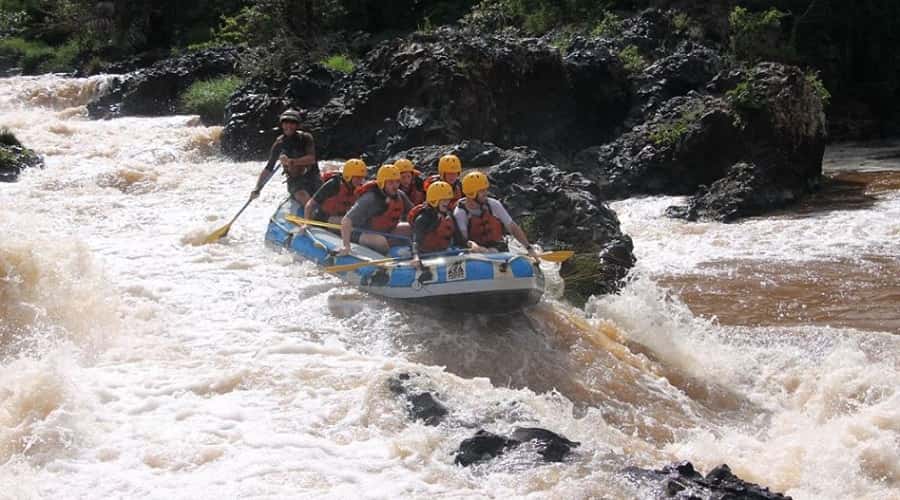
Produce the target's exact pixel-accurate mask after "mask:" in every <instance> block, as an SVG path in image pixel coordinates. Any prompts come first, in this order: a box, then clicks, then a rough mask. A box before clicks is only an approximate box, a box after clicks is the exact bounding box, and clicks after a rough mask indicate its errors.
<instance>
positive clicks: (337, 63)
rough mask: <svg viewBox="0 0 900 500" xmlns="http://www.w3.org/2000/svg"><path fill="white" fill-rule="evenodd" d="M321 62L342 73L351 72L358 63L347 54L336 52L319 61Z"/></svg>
mask: <svg viewBox="0 0 900 500" xmlns="http://www.w3.org/2000/svg"><path fill="white" fill-rule="evenodd" d="M319 64H321V65H322V66H325V67H326V68H328V69H331V70H334V71H338V72H340V73H351V72H353V68H355V67H356V65H355V64H354V63H353V61H352V60H351V59H350V56H348V55H346V54H335V55H333V56H330V57H327V58H325V59H322V60H321V61H319Z"/></svg>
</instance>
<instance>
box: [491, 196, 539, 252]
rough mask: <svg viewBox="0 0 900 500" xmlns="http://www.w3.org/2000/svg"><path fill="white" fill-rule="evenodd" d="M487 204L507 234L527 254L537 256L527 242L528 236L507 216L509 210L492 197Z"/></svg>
mask: <svg viewBox="0 0 900 500" xmlns="http://www.w3.org/2000/svg"><path fill="white" fill-rule="evenodd" d="M488 205H490V207H491V214H493V215H494V217H496V218H498V219H500V222H501V223H502V224H503V225H504V227H506V230H507V231H508V232H509V234H511V235H512V236H513V238H515V239H516V240H517V241H518V242H519V243H521V244H522V246H523V247H525V249H526V250H527V251H528V255H530V256H532V257H535V258H537V252H536V251H535V250H534V247H533V246H531V243H529V242H528V236H527V235H526V234H525V231H523V230H522V228H521V227H519V225H518V224H516V223H515V222H514V221H513V220H512V217H510V216H509V212H507V211H506V208H505V207H504V206H503V205H502V204H501V203H500V202H499V201H497V200H495V199H493V198H491V199H488Z"/></svg>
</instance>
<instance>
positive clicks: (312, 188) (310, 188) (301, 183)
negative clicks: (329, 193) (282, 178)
mask: <svg viewBox="0 0 900 500" xmlns="http://www.w3.org/2000/svg"><path fill="white" fill-rule="evenodd" d="M318 184H319V183H318V182H316V181H315V179H313V180H310V178H309V177H307V176H303V175H300V176H297V177H290V176H288V178H287V190H288V194H290V195H291V196H293V195H294V193H296V192H297V191H306V194H308V195H310V196H312V194H313V193H315V192H316V190H317V189H319V186H318Z"/></svg>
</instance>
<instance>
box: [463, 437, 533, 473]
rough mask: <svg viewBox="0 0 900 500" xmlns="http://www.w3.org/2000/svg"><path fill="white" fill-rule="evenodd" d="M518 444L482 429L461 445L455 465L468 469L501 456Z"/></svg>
mask: <svg viewBox="0 0 900 500" xmlns="http://www.w3.org/2000/svg"><path fill="white" fill-rule="evenodd" d="M518 444H519V443H518V442H517V441H513V440H512V439H508V438H505V437H503V436H500V435H497V434H494V433H492V432H488V431H486V430H484V429H480V430H479V431H478V432H476V433H475V435H474V436H472V437H470V438H468V439H464V440H463V441H462V442H461V443H459V448H458V449H457V450H456V452H455V455H456V458H454V460H453V463H455V464H456V465H462V466H463V467H466V466H469V465H472V464H474V463H477V462H484V461H486V460H490V459H492V458H495V457H498V456H500V455H501V454H503V452H504V451H506V450H507V449H508V448H511V447H515V446H516V445H518Z"/></svg>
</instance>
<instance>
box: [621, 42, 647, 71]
mask: <svg viewBox="0 0 900 500" xmlns="http://www.w3.org/2000/svg"><path fill="white" fill-rule="evenodd" d="M619 59H621V60H622V65H623V66H625V69H626V70H627V71H628V72H629V73H640V72H641V71H644V68H646V67H647V65H648V63H647V60H646V59H644V56H642V55H641V50H640V49H639V48H638V47H637V46H636V45H629V46H627V47H625V48H624V49H622V50H621V51H619Z"/></svg>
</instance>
